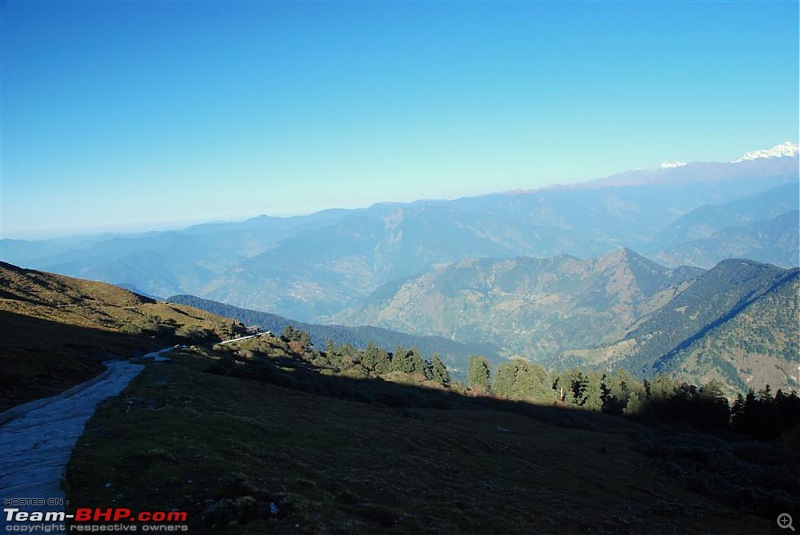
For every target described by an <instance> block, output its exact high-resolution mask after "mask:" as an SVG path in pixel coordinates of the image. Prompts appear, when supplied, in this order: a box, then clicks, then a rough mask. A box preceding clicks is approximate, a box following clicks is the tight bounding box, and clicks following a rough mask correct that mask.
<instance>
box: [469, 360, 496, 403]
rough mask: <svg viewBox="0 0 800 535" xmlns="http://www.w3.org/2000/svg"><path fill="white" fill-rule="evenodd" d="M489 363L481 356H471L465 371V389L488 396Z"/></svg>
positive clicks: (490, 372)
mask: <svg viewBox="0 0 800 535" xmlns="http://www.w3.org/2000/svg"><path fill="white" fill-rule="evenodd" d="M491 374H492V371H491V363H490V362H489V359H487V358H486V357H484V356H483V355H480V356H475V355H472V356H471V357H470V358H469V369H468V371H467V388H469V389H470V390H472V391H473V392H475V393H476V394H488V393H489V390H490V387H489V385H490V379H491Z"/></svg>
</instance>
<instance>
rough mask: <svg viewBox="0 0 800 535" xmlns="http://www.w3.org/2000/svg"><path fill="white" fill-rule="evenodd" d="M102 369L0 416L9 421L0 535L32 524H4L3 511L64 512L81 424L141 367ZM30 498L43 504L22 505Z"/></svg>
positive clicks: (2, 448)
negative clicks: (66, 479)
mask: <svg viewBox="0 0 800 535" xmlns="http://www.w3.org/2000/svg"><path fill="white" fill-rule="evenodd" d="M106 366H107V367H108V370H107V371H106V372H104V373H103V374H102V375H101V376H100V377H99V378H95V379H92V380H91V381H88V382H87V383H84V384H82V385H79V386H78V387H76V388H72V389H70V390H68V391H67V392H65V393H63V394H59V395H58V396H55V397H53V398H50V399H48V400H42V401H39V402H34V403H32V404H28V405H27V406H25V407H21V408H19V409H12V411H16V412H13V413H12V411H8V413H12V414H8V413H3V414H5V416H6V418H7V417H9V416H14V417H13V418H11V419H10V420H8V421H7V422H5V423H4V424H2V425H0V503H2V504H3V511H2V515H0V531H3V532H5V531H6V526H7V524H15V523H16V524H27V525H29V526H30V525H31V524H33V523H31V522H9V521H8V518H9V516H8V515H9V514H10V513H8V508H18V509H19V510H20V511H64V509H65V508H64V506H63V505H60V504H63V501H64V492H63V490H61V478H62V475H63V473H64V469H65V468H66V466H67V462H68V461H69V458H70V455H71V454H72V449H73V448H74V447H75V444H76V443H77V441H78V438H79V437H80V436H81V434H83V428H84V426H85V425H86V422H87V421H88V420H89V418H90V417H91V416H92V415H93V414H94V411H95V407H96V406H97V404H98V403H99V402H100V401H102V400H104V399H107V398H109V397H111V396H115V395H117V394H119V393H120V392H121V391H122V390H123V389H124V388H125V387H126V386H127V385H128V383H129V382H130V381H131V379H133V378H134V377H135V376H136V375H137V374H138V373H139V372H140V371H142V369H143V368H144V366H142V365H141V364H133V363H130V362H126V361H111V362H107V363H106ZM18 413H22V414H19V415H17V414H18ZM0 416H3V415H0ZM30 499H39V500H43V501H44V502H45V504H44V505H25V504H24V502H25V501H26V500H27V501H30ZM21 502H22V503H21ZM48 502H49V503H48ZM34 529H35V528H34ZM56 529H58V528H56ZM15 531H17V530H15Z"/></svg>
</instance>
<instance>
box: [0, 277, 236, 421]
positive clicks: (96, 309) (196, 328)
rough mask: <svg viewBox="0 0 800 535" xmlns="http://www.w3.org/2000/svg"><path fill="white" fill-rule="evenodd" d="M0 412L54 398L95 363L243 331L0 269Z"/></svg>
mask: <svg viewBox="0 0 800 535" xmlns="http://www.w3.org/2000/svg"><path fill="white" fill-rule="evenodd" d="M0 318H2V321H0V352H2V355H3V357H2V363H3V366H2V370H0V380H1V381H2V382H3V384H4V385H6V386H7V387H6V388H4V389H3V391H2V395H0V408H7V407H9V406H11V405H15V404H18V403H24V402H26V401H30V400H32V399H36V398H39V397H43V396H48V395H52V394H55V393H57V392H60V391H61V390H64V389H66V388H68V387H69V386H72V385H74V384H76V383H79V382H81V381H83V380H86V379H88V378H90V377H91V376H93V375H96V374H97V373H99V372H100V371H101V370H102V365H101V362H102V361H104V360H107V359H110V358H130V357H132V356H135V355H141V354H142V353H144V352H147V351H151V350H154V349H160V348H163V347H165V346H167V345H171V344H175V343H177V342H184V343H194V342H202V341H212V340H219V339H224V338H230V337H232V336H233V335H234V334H236V333H241V332H244V328H243V327H242V326H241V325H239V324H237V323H236V322H234V321H231V320H228V319H224V318H221V317H219V316H215V315H213V314H209V313H207V312H204V311H201V310H198V309H193V308H191V307H187V306H183V305H177V304H176V305H170V304H166V303H159V302H157V301H154V300H153V299H150V298H147V297H143V296H141V295H137V294H135V293H133V292H130V291H128V290H124V289H121V288H118V287H116V286H113V285H111V284H107V283H103V282H94V281H88V280H84V279H77V278H72V277H66V276H63V275H56V274H52V273H45V272H40V271H35V270H29V269H23V268H19V267H17V266H13V265H11V264H7V263H0Z"/></svg>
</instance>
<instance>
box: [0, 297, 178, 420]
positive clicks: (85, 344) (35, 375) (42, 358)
mask: <svg viewBox="0 0 800 535" xmlns="http://www.w3.org/2000/svg"><path fill="white" fill-rule="evenodd" d="M173 339H174V337H168V336H165V337H152V336H146V335H135V334H125V333H120V332H115V331H111V330H108V331H105V330H101V329H96V328H90V327H81V326H76V325H69V324H65V323H59V322H57V321H48V320H44V319H38V318H33V317H30V316H25V315H21V314H14V313H13V312H8V311H0V355H2V365H1V366H0V384H1V385H3V388H2V389H0V411H2V410H6V409H9V408H11V407H14V406H16V405H20V404H22V403H27V402H28V401H32V400H35V399H40V398H44V397H49V396H53V395H55V394H58V393H59V392H62V391H64V390H66V389H68V388H70V387H72V386H75V385H76V384H78V383H81V382H83V381H86V380H88V379H91V378H92V377H94V376H95V375H97V374H98V373H100V372H101V371H102V370H103V366H102V362H103V361H106V360H109V359H114V358H130V357H132V356H137V355H141V354H142V353H144V352H147V351H152V350H154V349H158V348H161V347H164V346H165V345H168V344H169V343H170V342H172V340H173Z"/></svg>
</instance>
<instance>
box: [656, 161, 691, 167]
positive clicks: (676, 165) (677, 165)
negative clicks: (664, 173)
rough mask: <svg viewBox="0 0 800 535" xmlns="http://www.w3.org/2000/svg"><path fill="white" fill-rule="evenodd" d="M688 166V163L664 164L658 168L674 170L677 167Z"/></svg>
mask: <svg viewBox="0 0 800 535" xmlns="http://www.w3.org/2000/svg"><path fill="white" fill-rule="evenodd" d="M684 165H687V164H686V162H663V163H662V164H661V165H659V166H658V168H659V169H674V168H675V167H683V166H684Z"/></svg>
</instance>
